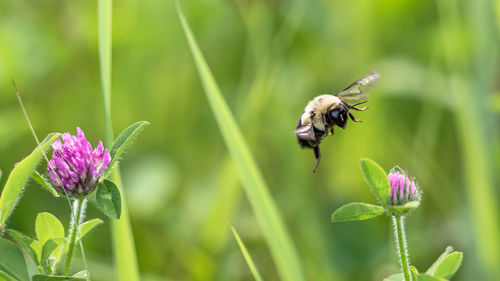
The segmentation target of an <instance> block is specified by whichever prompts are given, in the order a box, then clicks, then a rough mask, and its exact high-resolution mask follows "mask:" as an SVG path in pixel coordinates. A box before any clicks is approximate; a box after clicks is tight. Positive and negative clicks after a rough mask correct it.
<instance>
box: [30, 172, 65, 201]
mask: <svg viewBox="0 0 500 281" xmlns="http://www.w3.org/2000/svg"><path fill="white" fill-rule="evenodd" d="M31 177H32V178H33V179H34V180H35V181H36V182H37V183H39V184H40V185H41V186H42V187H43V188H44V189H45V190H47V191H48V192H50V193H51V194H52V195H54V196H55V197H59V193H58V192H57V190H56V189H55V188H54V187H53V186H52V183H51V182H50V181H49V180H48V179H46V178H45V177H44V176H42V175H40V174H39V173H38V171H36V170H35V171H33V173H32V174H31Z"/></svg>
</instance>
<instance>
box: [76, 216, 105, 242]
mask: <svg viewBox="0 0 500 281" xmlns="http://www.w3.org/2000/svg"><path fill="white" fill-rule="evenodd" d="M102 223H103V221H102V220H100V219H91V220H89V221H86V222H84V223H82V224H80V238H82V237H84V236H85V235H86V234H87V233H89V232H90V231H91V230H92V229H94V228H95V227H96V226H98V225H100V224H102Z"/></svg>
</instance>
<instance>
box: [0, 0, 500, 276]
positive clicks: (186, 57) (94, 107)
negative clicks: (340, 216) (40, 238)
mask: <svg viewBox="0 0 500 281" xmlns="http://www.w3.org/2000/svg"><path fill="white" fill-rule="evenodd" d="M181 4H182V5H183V9H184V13H185V15H186V17H187V19H188V20H189V21H190V24H191V28H192V29H193V32H194V33H195V36H196V37H197V39H198V42H199V44H200V47H201V48H202V51H203V52H204V55H205V57H206V59H207V61H208V63H209V65H210V67H211V68H212V71H213V73H214V75H215V78H216V79H217V81H218V83H219V85H220V87H221V90H222V92H223V94H224V96H225V98H226V99H227V101H228V103H229V106H230V107H231V109H232V111H233V113H234V114H235V116H236V117H237V119H238V122H239V125H240V127H241V130H242V131H243V134H244V136H245V137H246V140H247V141H248V142H249V144H250V146H251V149H252V152H253V155H254V156H255V158H256V160H257V163H258V165H259V166H260V168H261V170H262V172H263V174H264V177H265V179H266V180H267V182H268V185H269V187H270V189H271V193H272V195H273V197H274V199H275V200H276V203H277V206H278V208H279V211H280V213H281V214H282V216H283V217H284V218H285V220H286V223H287V227H288V230H289V231H290V233H291V236H292V238H293V241H294V245H295V246H296V247H297V249H298V252H299V257H300V261H301V263H302V267H303V270H304V271H305V274H306V277H307V280H346V281H347V280H382V279H383V277H386V276H388V275H390V274H392V273H394V272H397V271H398V269H399V267H398V265H397V259H396V251H395V247H394V244H393V239H392V238H391V235H392V230H391V225H390V220H389V219H388V218H387V217H378V218H376V219H373V220H370V221H366V222H357V223H342V224H331V223H330V214H331V213H332V211H334V210H335V209H336V208H337V207H339V206H341V205H343V204H344V203H347V202H351V201H363V202H370V203H374V202H375V199H374V197H373V196H372V194H371V193H370V192H369V190H368V188H367V186H366V184H365V183H364V182H363V179H362V176H361V173H360V169H359V159H360V158H361V157H369V158H372V159H374V160H376V161H377V162H379V163H380V164H381V165H382V166H383V167H384V168H385V169H386V170H389V169H390V168H392V167H393V166H395V165H399V166H401V167H403V168H404V169H408V170H409V173H410V175H414V176H416V177H417V179H418V181H419V182H420V185H421V187H422V189H423V191H424V194H423V201H422V205H421V207H420V208H419V210H418V211H416V212H414V214H413V215H411V217H409V218H408V220H407V231H408V233H407V235H408V239H409V251H410V259H411V263H412V264H413V265H415V266H417V267H418V268H419V269H421V270H425V269H426V268H427V267H428V266H430V264H431V263H432V262H433V261H434V259H435V258H437V256H438V255H439V254H440V253H441V252H442V251H443V250H444V249H445V247H446V246H447V245H453V246H454V247H455V248H456V249H458V250H460V251H464V252H465V258H464V263H463V267H462V268H461V269H460V271H459V273H458V274H457V275H456V276H455V279H454V280H495V277H494V276H498V274H499V271H500V270H499V267H500V262H499V260H500V244H499V241H500V231H499V214H498V209H499V207H498V205H497V204H498V202H499V200H500V198H499V194H498V190H497V189H498V187H499V186H500V185H499V184H500V177H499V173H498V171H499V167H500V154H499V148H500V142H499V135H498V128H499V113H500V93H499V89H500V76H499V67H498V62H499V56H498V51H499V34H500V33H499V27H500V13H499V11H500V9H499V8H500V3H499V2H498V1H490V0H476V1H454V0H437V1H412V0H400V1H391V0H376V1H371V0H354V1H326V0H322V1H305V0H297V1H278V0H273V1H267V0H254V1H244V0H226V1H220V0H212V1H207V0H201V1H195V0H184V1H182V2H181ZM113 17H114V18H113V76H112V77H113V85H112V87H113V94H112V116H113V123H114V124H113V126H114V129H115V133H118V132H119V131H121V130H122V129H123V128H125V127H126V126H128V125H129V124H131V123H132V122H134V121H137V120H148V121H150V122H151V125H150V126H149V127H148V128H147V129H146V130H144V132H143V134H142V135H141V136H140V137H139V139H138V140H137V141H136V142H135V144H134V145H133V146H132V147H131V148H130V149H129V151H128V154H127V155H125V157H124V159H123V161H122V162H121V168H122V172H123V177H124V182H125V184H124V185H125V190H126V196H127V199H128V202H129V206H130V213H131V219H132V226H133V231H134V234H135V240H136V247H137V252H138V259H139V266H140V269H141V273H142V275H143V277H144V280H221V281H224V280H228V281H229V280H252V276H251V274H250V271H249V270H248V268H247V266H246V264H245V261H244V259H243V256H242V255H241V252H240V250H239V249H238V246H237V244H236V242H235V240H234V238H233V237H232V235H231V233H230V229H229V227H228V225H227V222H226V218H225V217H228V218H229V219H230V220H231V221H232V223H233V224H234V226H235V227H236V229H237V230H238V231H239V233H240V235H241V236H242V239H243V240H244V242H245V243H246V245H247V247H248V249H249V251H250V253H251V255H252V256H253V258H254V260H255V261H256V264H257V267H258V268H259V269H260V271H261V273H262V274H263V277H264V279H265V280H278V279H279V276H278V274H277V272H276V268H275V266H274V265H273V263H272V259H271V256H270V252H269V250H268V248H267V246H266V244H265V243H264V240H263V237H262V233H261V231H260V229H259V226H258V225H257V223H256V219H255V217H254V214H253V212H252V210H251V207H250V205H249V203H248V201H247V198H246V196H245V194H244V192H243V190H242V186H241V184H240V182H239V179H238V177H237V173H236V171H235V169H234V166H233V165H232V163H231V159H230V158H229V156H228V153H227V150H226V148H225V145H224V142H223V140H222V138H221V135H220V132H219V130H218V127H217V124H216V122H215V119H214V118H213V115H212V113H211V111H210V108H209V106H208V103H207V100H206V98H205V95H204V93H203V89H202V88H201V84H200V81H199V78H198V76H197V73H196V70H195V67H194V64H193V61H192V58H191V55H190V52H189V49H188V46H187V43H186V40H185V38H184V34H183V32H182V28H181V25H180V23H179V19H178V17H177V15H176V12H175V6H174V2H173V1H157V0H149V1H136V0H124V1H115V2H114V4H113ZM375 69H377V70H379V71H380V72H381V74H382V78H381V81H380V83H379V84H378V85H377V86H376V87H375V88H374V89H373V91H372V95H371V97H370V101H369V104H368V105H369V107H370V109H369V110H368V111H365V112H359V113H357V114H356V117H357V118H358V119H362V120H363V122H362V123H353V122H351V123H349V124H348V126H347V128H346V130H341V129H337V131H336V133H335V136H333V137H330V138H328V139H326V140H325V141H324V143H323V144H322V153H323V159H322V163H321V165H320V167H319V170H318V172H317V173H316V174H313V173H312V172H311V169H312V167H313V165H314V157H313V153H312V151H309V150H302V149H300V148H299V146H298V145H297V143H296V139H295V136H294V134H293V129H294V128H295V125H296V122H297V119H298V117H299V116H300V114H301V112H302V110H303V108H304V107H305V105H306V103H307V102H308V101H309V100H310V99H311V98H313V97H314V96H316V95H318V94H324V93H335V92H336V91H338V90H340V89H343V88H344V87H345V86H347V85H349V84H350V83H351V82H353V81H354V80H356V79H358V78H360V77H361V76H363V75H365V74H367V73H368V72H370V71H372V70H375ZM99 75H100V74H99V66H98V49H97V9H96V3H95V1H86V0H85V1H84V0H76V1H49V0H40V1H26V0H24V1H14V0H6V1H1V2H0V160H1V161H0V169H1V170H2V171H3V172H4V176H3V178H2V179H1V181H0V186H3V184H4V183H5V180H6V176H7V174H8V172H9V171H10V170H11V169H12V167H13V165H14V164H15V163H16V162H17V161H19V160H20V159H22V158H23V157H24V156H26V155H27V154H28V153H30V152H31V151H32V149H33V148H34V147H35V142H34V140H33V138H32V136H31V135H30V133H29V130H28V126H27V124H26V121H25V120H24V118H23V116H22V112H21V110H20V107H19V106H18V103H17V100H16V99H15V95H14V93H13V90H12V87H11V79H12V78H13V79H15V81H16V83H17V85H18V88H19V89H20V91H21V94H22V97H23V99H24V103H25V105H26V109H27V111H28V113H29V114H30V117H31V119H32V121H33V125H34V127H35V129H36V131H37V133H38V134H39V136H41V137H43V136H45V135H46V134H47V133H49V132H54V131H59V132H66V131H69V132H72V133H74V132H75V126H80V127H81V128H82V129H83V130H84V131H85V132H86V135H87V138H88V139H89V140H90V141H91V142H92V143H93V144H94V145H95V144H96V143H97V141H98V140H99V139H103V136H104V122H103V118H104V117H103V116H104V113H103V106H102V95H101V84H100V77H99ZM40 170H42V171H45V167H44V164H41V165H40ZM42 211H49V212H52V213H54V214H56V215H57V216H58V217H60V218H61V219H62V220H63V221H64V222H65V223H66V224H67V223H68V221H69V217H68V214H69V209H68V205H67V202H66V201H65V200H63V199H55V198H52V197H51V196H50V194H49V193H47V192H45V191H43V190H42V189H41V188H39V187H38V186H37V184H36V183H34V182H30V183H29V184H28V185H27V187H26V191H25V192H24V196H23V198H22V200H21V201H20V203H19V204H18V206H17V209H16V210H15V212H14V214H13V216H12V217H11V219H10V221H9V226H10V227H11V228H15V229H17V230H20V231H22V232H25V233H28V234H29V235H32V236H34V222H35V217H36V214H37V213H39V212H42ZM98 216H101V215H100V214H99V213H98V212H97V211H96V210H95V208H94V207H93V206H90V207H89V208H88V216H87V217H88V218H92V217H98ZM101 217H102V216H101ZM110 243H111V240H110V224H109V222H108V221H106V223H105V224H104V225H101V226H99V227H98V229H96V230H95V231H94V232H92V233H91V234H89V235H88V236H87V238H86V240H85V241H84V244H85V247H86V251H87V257H88V261H89V267H90V270H91V273H92V276H93V279H94V280H114V278H115V275H114V271H113V258H112V251H111V244H110ZM0 254H1V253H0ZM80 261H81V260H80ZM79 264H80V265H81V264H82V263H81V262H80V263H79ZM81 267H82V266H81ZM76 268H78V266H76Z"/></svg>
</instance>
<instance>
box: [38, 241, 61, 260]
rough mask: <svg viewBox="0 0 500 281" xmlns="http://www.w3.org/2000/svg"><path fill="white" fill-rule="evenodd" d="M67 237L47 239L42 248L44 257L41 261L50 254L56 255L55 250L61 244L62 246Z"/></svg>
mask: <svg viewBox="0 0 500 281" xmlns="http://www.w3.org/2000/svg"><path fill="white" fill-rule="evenodd" d="M65 241H66V239H64V238H52V239H49V240H47V242H45V244H43V248H42V257H41V258H40V263H44V262H45V261H46V260H47V259H48V258H49V257H50V255H53V256H56V255H57V254H56V255H54V254H53V252H54V250H56V249H57V248H58V247H59V246H61V245H62V244H63V243H64V242H65Z"/></svg>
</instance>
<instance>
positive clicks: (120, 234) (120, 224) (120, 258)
mask: <svg viewBox="0 0 500 281" xmlns="http://www.w3.org/2000/svg"><path fill="white" fill-rule="evenodd" d="M97 6H98V9H97V10H98V26H99V27H98V28H99V66H100V71H101V83H102V88H103V99H104V117H105V120H104V122H105V124H106V132H105V133H106V138H105V140H106V144H107V145H108V146H110V145H111V144H112V143H113V139H114V137H113V126H112V122H111V44H112V40H111V39H112V36H111V35H112V18H113V17H112V15H113V6H112V1H111V0H98V1H97ZM111 178H112V180H113V182H114V183H115V184H116V185H117V186H118V187H119V188H122V186H123V184H122V179H121V176H120V169H119V168H118V166H117V165H115V166H114V167H113V168H112V173H111ZM121 202H122V215H121V218H120V219H119V220H112V221H111V224H112V240H113V255H114V259H115V261H114V262H115V265H116V271H117V273H118V279H119V280H127V281H138V280H140V277H139V266H138V264H137V254H136V251H135V244H134V236H133V233H132V227H131V226H130V217H129V213H128V208H127V204H126V202H127V201H126V200H125V194H124V192H123V191H122V192H121ZM80 241H81V240H80ZM80 248H82V245H81V243H80Z"/></svg>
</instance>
